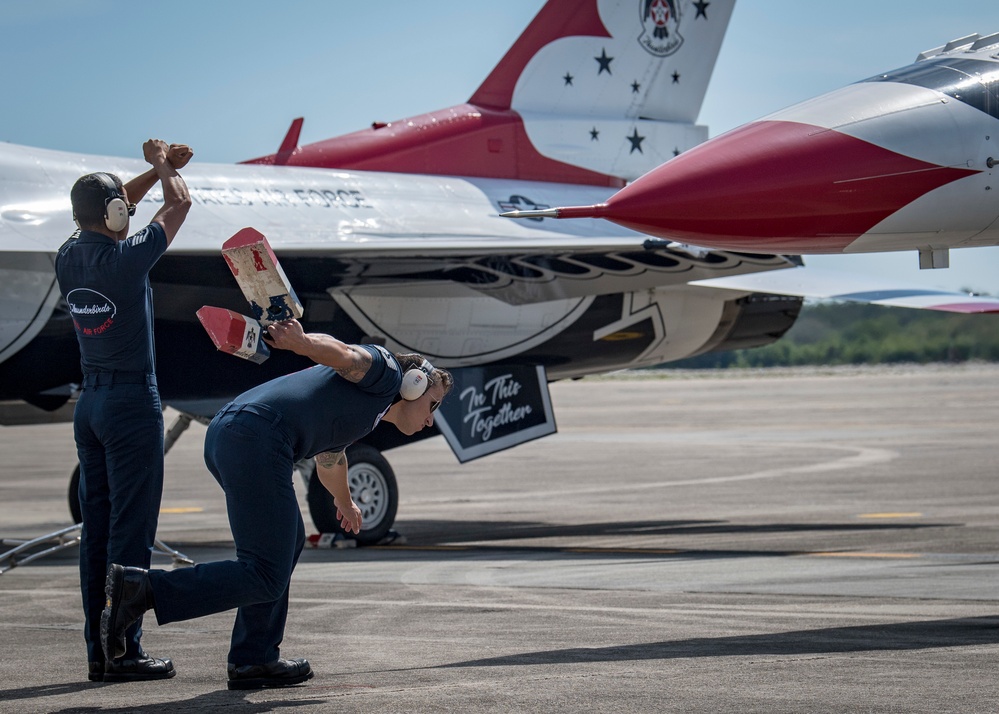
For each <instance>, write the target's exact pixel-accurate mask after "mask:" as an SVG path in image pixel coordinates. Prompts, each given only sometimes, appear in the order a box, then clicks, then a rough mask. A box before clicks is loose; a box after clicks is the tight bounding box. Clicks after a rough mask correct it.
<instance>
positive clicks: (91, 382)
mask: <svg viewBox="0 0 999 714" xmlns="http://www.w3.org/2000/svg"><path fill="white" fill-rule="evenodd" d="M166 249H167V238H166V233H165V232H164V231H163V227H162V226H161V225H160V224H159V223H151V224H149V225H148V226H146V227H145V228H143V229H142V230H141V231H139V232H138V233H136V234H135V235H133V236H131V237H130V238H128V239H126V240H123V241H116V240H114V239H112V238H110V237H108V236H105V235H103V234H101V233H95V232H93V231H79V232H78V233H77V234H74V235H73V237H71V238H70V239H69V240H68V241H66V243H64V244H63V246H62V247H61V248H60V249H59V252H58V254H57V255H56V260H55V269H56V277H57V278H58V280H59V289H60V290H61V291H62V295H63V297H64V298H65V299H66V302H67V304H68V306H69V310H70V314H71V315H72V317H73V325H74V328H75V330H76V337H77V341H78V342H79V344H80V355H81V358H80V365H81V368H82V370H83V383H82V385H81V387H82V392H81V394H80V398H79V400H78V401H77V404H76V411H75V412H74V415H73V432H74V436H75V438H76V450H77V455H78V456H79V459H80V512H81V514H82V515H83V529H82V533H81V540H80V587H81V591H82V594H83V610H84V615H85V627H84V639H85V641H86V643H87V656H88V660H89V661H90V662H103V661H104V653H103V651H102V649H101V639H100V625H101V611H102V610H103V609H104V601H105V596H104V584H105V578H106V576H107V569H108V565H109V564H110V563H120V564H122V565H130V566H135V567H141V568H148V567H149V559H150V554H151V548H152V546H153V542H154V540H155V538H156V523H157V520H158V518H159V510H160V499H161V498H162V493H163V411H162V407H161V405H160V396H159V391H158V389H157V387H156V365H155V347H154V342H153V293H152V288H151V287H150V284H149V271H150V269H151V268H152V267H153V265H154V264H155V263H156V261H157V260H158V259H159V258H160V256H161V255H163V253H164V252H165V251H166ZM141 637H142V620H141V619H140V620H139V621H138V622H136V623H135V624H134V625H132V626H131V627H130V628H129V629H128V632H127V636H126V651H125V658H126V659H136V658H138V657H139V656H140V654H141V652H142V648H141V646H140V643H139V640H140V638H141Z"/></svg>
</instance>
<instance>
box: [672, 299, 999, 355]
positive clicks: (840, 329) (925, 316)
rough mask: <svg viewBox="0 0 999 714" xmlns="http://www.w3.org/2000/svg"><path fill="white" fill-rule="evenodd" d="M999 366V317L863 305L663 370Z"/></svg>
mask: <svg viewBox="0 0 999 714" xmlns="http://www.w3.org/2000/svg"><path fill="white" fill-rule="evenodd" d="M968 360H979V361H984V362H997V361H999V315H991V314H980V315H961V314H955V313H945V312H937V311H934V310H913V309H906V308H892V307H883V306H880V305H865V304H857V303H818V304H806V305H805V306H804V307H803V308H802V311H801V314H800V315H799V316H798V319H797V321H796V322H795V324H794V326H793V327H792V328H791V329H790V330H788V332H787V333H786V334H785V335H784V337H782V338H781V339H779V340H778V341H777V342H775V343H774V344H771V345H767V346H765V347H757V348H754V349H747V350H736V351H733V352H720V353H714V354H705V355H699V356H697V357H691V358H689V359H685V360H680V361H679V362H670V363H669V364H665V365H662V366H663V367H667V368H669V367H673V368H682V369H716V368H725V367H775V366H796V365H843V364H891V363H901V362H914V363H919V364H926V363H929V362H965V361H968Z"/></svg>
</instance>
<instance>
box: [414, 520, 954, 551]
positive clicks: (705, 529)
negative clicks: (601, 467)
mask: <svg viewBox="0 0 999 714" xmlns="http://www.w3.org/2000/svg"><path fill="white" fill-rule="evenodd" d="M954 525H957V524H953V523H912V522H909V523H905V522H902V523H898V522H896V523H876V522H864V523H758V524H742V523H731V522H729V521H705V520H700V521H617V522H612V523H582V524H569V525H558V524H550V523H525V522H523V521H490V522H488V523H483V524H481V525H479V524H472V523H464V522H462V523H460V524H459V523H456V522H454V521H403V522H400V523H399V524H398V529H399V531H400V532H401V533H403V534H404V535H405V536H406V538H407V539H408V541H409V544H410V545H440V544H443V543H450V544H454V543H468V542H481V541H488V540H522V539H529V538H581V537H607V536H655V535H661V536H682V535H766V534H774V533H855V532H856V533H869V532H872V531H903V530H919V529H924V528H946V527H952V526H954Z"/></svg>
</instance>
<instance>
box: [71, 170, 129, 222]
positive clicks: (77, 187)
mask: <svg viewBox="0 0 999 714" xmlns="http://www.w3.org/2000/svg"><path fill="white" fill-rule="evenodd" d="M107 175H108V176H110V177H111V180H112V181H114V185H115V187H116V188H117V189H118V193H119V194H121V193H122V191H123V190H124V188H123V186H122V184H121V179H120V178H118V177H117V176H115V175H114V174H107ZM69 200H70V202H71V203H72V204H73V217H74V218H75V219H76V221H77V223H79V224H80V226H81V227H82V228H104V214H105V211H106V210H107V200H108V194H107V189H106V188H105V187H104V184H103V183H102V182H101V180H100V179H99V178H97V176H95V175H94V174H87V175H85V176H81V177H80V178H78V179H77V180H76V183H75V184H73V189H72V190H71V191H70V192H69Z"/></svg>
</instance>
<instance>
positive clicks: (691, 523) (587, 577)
mask: <svg viewBox="0 0 999 714" xmlns="http://www.w3.org/2000/svg"><path fill="white" fill-rule="evenodd" d="M551 391H552V400H553V404H554V408H555V414H556V419H557V422H558V426H559V433H558V434H556V435H553V436H550V437H546V438H544V439H540V440H538V441H534V442H531V443H529V444H525V445H522V446H519V447H517V448H514V449H511V450H509V451H505V452H502V453H499V454H495V455H493V456H488V457H485V458H483V459H481V460H478V461H473V462H471V463H468V464H464V465H461V464H458V463H457V461H456V460H455V459H454V457H453V456H451V454H450V451H449V450H448V448H447V446H446V444H445V443H444V442H443V440H442V439H439V438H437V439H432V440H428V441H425V442H421V443H419V444H416V445H414V446H411V447H405V448H402V449H397V450H394V451H389V452H386V454H385V455H386V457H387V458H388V459H389V461H390V462H391V463H392V466H393V468H394V469H395V471H396V474H397V476H398V477H399V483H400V492H401V500H400V508H399V513H398V517H397V521H396V526H397V529H398V530H399V531H400V532H401V533H402V534H403V535H404V536H405V537H406V539H407V542H406V544H405V545H402V546H390V547H374V548H361V549H333V550H306V552H305V553H304V554H303V556H302V559H301V562H300V564H299V567H298V569H297V571H296V573H295V576H294V580H293V583H292V592H291V611H290V615H289V622H288V628H287V633H286V638H285V642H284V644H283V646H282V654H283V655H284V656H288V657H306V658H308V659H309V660H310V662H311V663H312V666H313V669H314V670H315V672H316V676H315V678H314V679H313V680H311V681H310V682H309V683H308V684H306V685H303V686H298V687H292V688H288V689H275V690H261V691H254V692H230V691H227V690H226V688H225V659H226V652H227V649H228V639H229V631H230V628H231V625H232V620H233V613H221V614H218V615H214V616H211V617H207V618H203V619H200V620H192V621H188V622H181V623H173V624H170V625H166V626H163V627H158V626H157V625H156V624H155V622H154V620H153V618H152V616H147V619H146V626H145V629H146V633H145V636H144V638H143V644H144V646H145V648H146V649H147V650H148V651H149V652H150V653H152V654H154V655H157V656H169V657H171V658H172V659H173V660H174V663H175V665H176V667H177V672H178V674H177V676H176V677H175V678H174V679H172V680H167V681H163V682H143V683H135V684H99V683H97V684H95V683H90V682H88V681H87V679H86V662H85V653H84V649H83V641H82V634H81V629H82V614H81V612H80V596H79V592H78V579H77V570H76V565H75V557H76V550H75V549H70V550H68V551H64V552H63V553H60V554H56V555H52V556H48V557H46V558H43V559H40V560H38V561H35V562H33V563H29V564H26V565H22V566H18V567H16V568H14V569H12V570H10V571H9V572H7V573H5V574H3V575H0V641H2V643H3V644H2V647H0V652H2V656H0V712H4V713H5V712H16V713H18V714H22V713H24V712H98V711H99V712H160V711H171V712H202V711H204V712H208V711H217V710H224V711H232V712H271V711H279V710H285V709H291V710H294V711H296V712H299V711H301V712H329V711H338V712H424V711H427V712H493V711H531V712H534V711H538V712H541V711H567V712H611V711H613V712H739V713H744V712H768V713H771V712H934V713H939V712H963V713H967V712H995V711H999V678H997V663H999V602H997V599H999V595H997V591H999V482H997V471H999V465H997V464H999V458H997V453H996V452H997V449H999V439H997V436H999V367H995V366H981V365H979V366H953V367H943V366H930V367H911V368H896V369H887V368H872V369H857V370H852V369H845V370H822V369H819V370H799V371H785V370H778V371H767V372H761V373H734V374H733V373H711V374H707V375H697V374H690V373H681V374H680V375H673V376H670V377H669V378H658V377H649V378H641V379H638V378H635V376H634V375H625V376H615V377H608V378H602V379H587V380H582V381H579V382H570V383H558V384H554V385H552V390H551ZM170 418H171V416H170V414H168V417H167V419H168V424H169V421H170ZM203 435H204V427H201V426H198V425H194V426H192V427H191V429H190V430H189V432H188V433H187V434H185V435H184V437H183V438H182V439H181V441H180V442H179V443H178V444H177V445H176V446H175V447H174V449H173V450H171V452H170V453H169V454H168V455H167V460H166V465H167V485H166V488H165V491H164V496H163V508H164V511H163V513H162V515H161V517H160V530H159V537H160V539H161V540H163V541H165V542H167V543H168V544H169V545H171V546H173V547H175V548H177V549H179V550H180V551H182V552H184V553H186V554H187V555H189V556H191V557H192V558H194V559H195V560H197V561H202V562H204V561H209V560H214V559H218V558H228V557H231V556H232V543H231V538H230V535H229V530H228V525H227V521H226V516H225V504H224V500H223V498H222V494H221V492H220V490H219V489H218V486H217V485H216V484H215V482H214V481H213V480H212V479H211V477H210V476H209V475H208V473H207V471H206V469H205V468H204V465H203V463H202V460H201V447H202V440H203ZM0 453H2V454H3V464H2V466H0V536H2V537H4V538H22V539H23V538H29V537H33V536H37V535H40V534H42V533H45V532H48V531H53V530H55V529H57V528H59V527H60V526H65V525H68V524H69V516H68V510H67V508H66V486H67V482H68V477H69V473H70V471H71V469H72V467H73V466H74V464H75V453H74V448H73V445H72V427H71V425H68V424H59V425H46V426H33V427H13V428H2V429H0ZM302 500H303V502H304V493H303V496H302ZM305 512H306V514H307V510H306V511H305ZM306 523H307V525H308V527H309V529H310V531H311V530H314V529H313V528H312V526H311V522H310V520H309V518H308V516H307V515H306ZM154 564H156V566H157V567H170V561H169V560H168V559H166V558H164V557H159V556H158V557H156V558H154Z"/></svg>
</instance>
